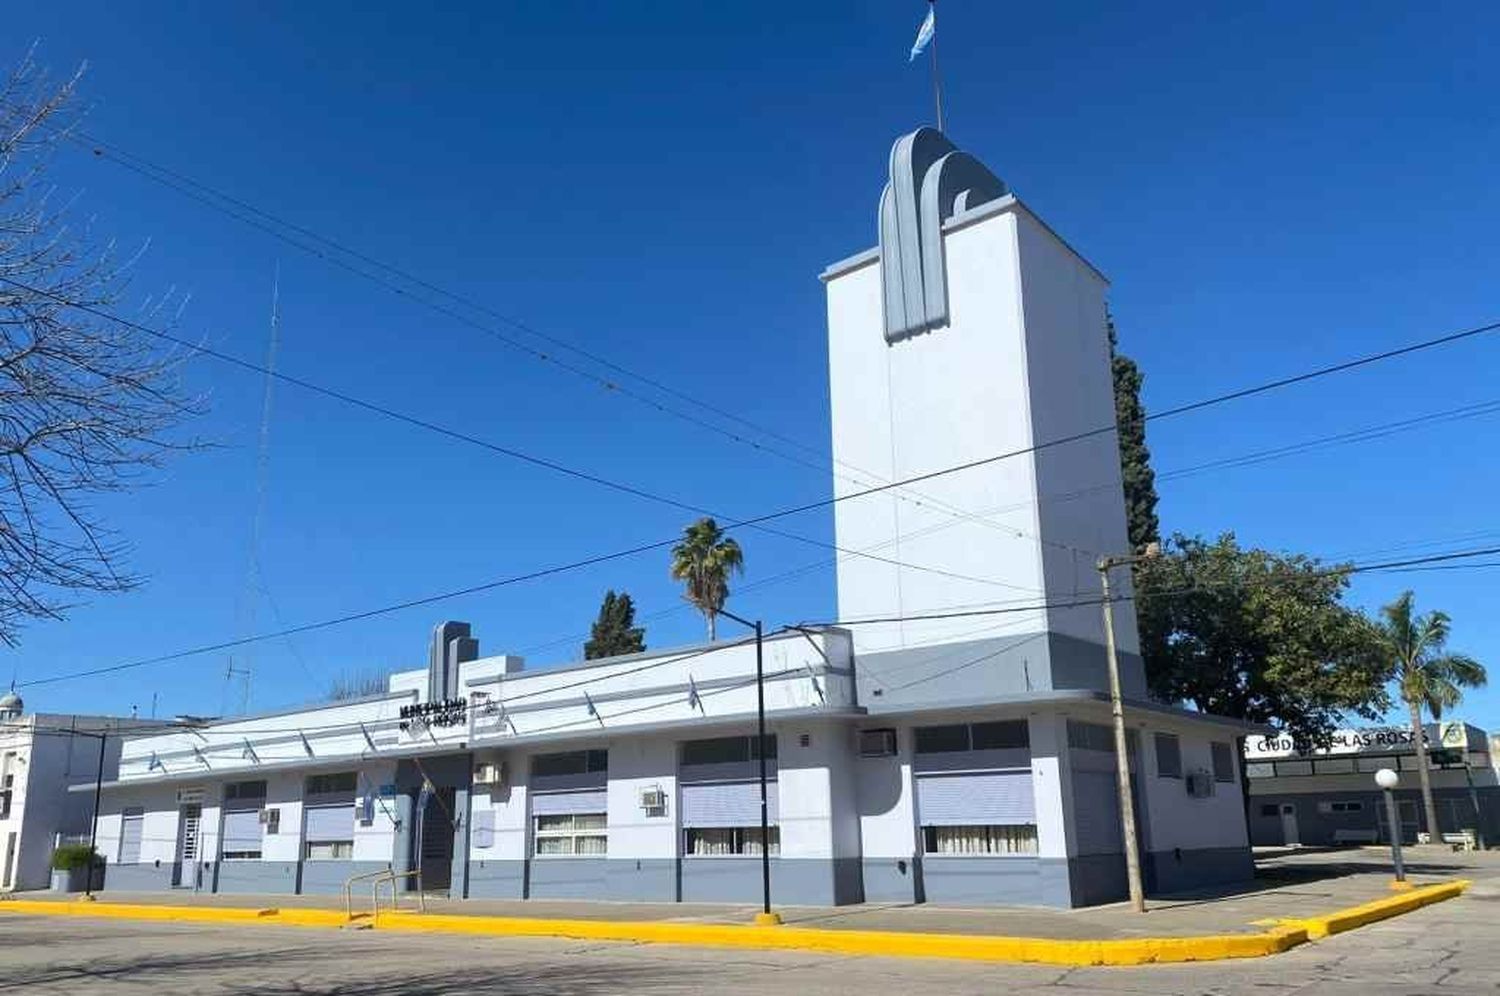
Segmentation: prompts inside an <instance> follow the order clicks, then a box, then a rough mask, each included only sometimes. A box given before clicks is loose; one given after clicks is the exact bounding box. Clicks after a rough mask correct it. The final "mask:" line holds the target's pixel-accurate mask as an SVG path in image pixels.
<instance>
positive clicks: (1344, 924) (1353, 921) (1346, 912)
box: [1286, 878, 1472, 941]
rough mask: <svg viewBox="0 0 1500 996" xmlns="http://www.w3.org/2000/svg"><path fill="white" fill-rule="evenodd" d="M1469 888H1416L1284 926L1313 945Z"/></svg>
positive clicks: (1465, 883)
mask: <svg viewBox="0 0 1500 996" xmlns="http://www.w3.org/2000/svg"><path fill="white" fill-rule="evenodd" d="M1471 884H1472V883H1470V881H1469V880H1468V879H1464V878H1461V879H1457V880H1455V881H1452V882H1443V883H1441V884H1439V885H1425V886H1420V887H1418V888H1415V889H1411V890H1409V891H1407V892H1401V893H1398V894H1396V895H1394V896H1391V897H1389V898H1387V899H1377V900H1375V901H1374V902H1369V903H1364V904H1363V905H1360V906H1350V907H1348V908H1347V909H1342V910H1339V911H1337V912H1335V913H1329V914H1327V915H1325V916H1315V917H1308V918H1304V919H1299V920H1288V921H1286V923H1287V925H1288V926H1298V927H1305V928H1307V936H1308V937H1309V938H1311V939H1312V940H1315V941H1316V940H1319V939H1321V938H1324V937H1328V936H1329V935H1331V934H1342V933H1343V932H1344V931H1346V930H1353V929H1354V928H1356V927H1363V926H1365V925H1366V924H1369V923H1375V922H1377V921H1380V920H1386V919H1389V918H1390V917H1393V916H1400V915H1401V914H1402V913H1410V912H1411V911H1412V910H1414V909H1418V908H1420V907H1423V906H1428V905H1431V904H1432V903H1440V902H1442V901H1443V900H1445V899H1452V898H1454V897H1455V896H1459V895H1462V894H1463V892H1464V890H1465V889H1467V888H1468V887H1469V886H1470V885H1471Z"/></svg>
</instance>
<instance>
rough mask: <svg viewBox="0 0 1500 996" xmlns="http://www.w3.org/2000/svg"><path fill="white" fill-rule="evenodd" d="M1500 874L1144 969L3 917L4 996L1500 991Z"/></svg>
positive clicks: (1071, 995) (1413, 994)
mask: <svg viewBox="0 0 1500 996" xmlns="http://www.w3.org/2000/svg"><path fill="white" fill-rule="evenodd" d="M1497 914H1500V879H1496V878H1484V879H1481V880H1480V881H1478V882H1476V884H1475V888H1474V890H1473V891H1472V892H1471V893H1470V894H1469V895H1467V896H1465V897H1463V898H1461V899H1457V900H1454V901H1451V902H1446V903H1440V904H1438V905H1436V906H1432V907H1428V908H1426V909H1423V910H1419V911H1417V912H1415V913H1412V914H1409V915H1407V916H1404V917H1400V918H1397V919H1395V920H1390V921H1387V922H1385V923H1381V924H1376V925H1374V926H1371V927H1366V928H1364V929H1361V930H1357V931H1354V932H1352V933H1348V934H1344V935H1341V936H1338V937H1333V938H1330V939H1328V940H1326V941H1324V942H1322V943H1319V944H1315V945H1307V946H1304V947H1301V948H1298V949H1296V950H1294V951H1292V952H1290V953H1288V954H1285V955H1281V956H1278V957H1275V958H1269V959H1259V960H1254V961H1242V962H1216V963H1211V964H1203V965H1165V966H1159V967H1147V968H1132V969H1120V968H1115V969H1102V968H1101V969H1059V968H1049V967H1044V966H1028V965H987V964H968V963H961V962H940V961H932V962H918V961H898V960H894V959H879V958H865V959H858V958H846V957H831V956H824V955H809V954H794V953H781V952H734V951H715V950H706V949H690V948H676V947H666V946H657V945H623V944H599V943H582V942H576V941H563V940H504V941H494V940H489V939H485V940H479V939H475V938H458V937H444V936H439V935H400V934H379V935H377V934H374V933H370V932H341V931H328V930H297V929H291V928H274V927H255V928H217V927H190V926H175V925H164V924H127V923H121V922H113V921H102V920H84V919H74V918H51V917H47V918H25V917H13V916H4V917H3V918H0V992H25V993H28V994H30V993H68V994H74V993H135V992H141V993H146V992H149V993H151V994H153V996H171V994H178V993H182V994H187V993H210V994H238V993H243V994H254V996H279V994H297V996H355V994H360V996H386V994H389V996H396V994H411V996H440V994H443V996H446V994H454V996H457V994H468V993H472V994H494V996H511V994H514V996H540V994H560V996H561V994H567V996H587V994H593V993H624V992H629V993H698V992H706V991H710V990H723V991H731V992H735V993H737V994H738V993H746V994H767V996H782V994H786V996H792V994H796V996H808V994H818V993H861V994H864V993H869V992H872V991H877V990H878V991H882V992H899V993H902V994H903V996H917V994H925V993H933V994H942V996H958V994H964V993H974V994H979V993H985V994H989V993H995V992H1000V991H1005V992H1011V993H1049V994H1052V996H1089V994H1101V993H1161V994H1167V993H1182V994H1224V996H1239V994H1257V996H1282V994H1293V993H1297V994H1308V996H1311V994H1317V996H1344V994H1349V996H1354V994H1358V996H1420V994H1429V993H1449V994H1454V996H1478V994H1481V993H1483V994H1491V996H1492V994H1494V993H1496V992H1497V991H1500V986H1497V980H1500V917H1497Z"/></svg>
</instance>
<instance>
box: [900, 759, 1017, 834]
mask: <svg viewBox="0 0 1500 996" xmlns="http://www.w3.org/2000/svg"><path fill="white" fill-rule="evenodd" d="M917 815H918V817H919V819H920V821H921V824H922V826H927V827H955V826H996V825H1000V826H1004V825H1015V824H1022V823H1035V822H1036V795H1035V793H1034V792H1033V791H1032V787H1031V772H1029V771H980V772H965V773H961V774H951V775H947V774H943V775H940V774H928V775H922V776H921V777H919V778H918V779H917Z"/></svg>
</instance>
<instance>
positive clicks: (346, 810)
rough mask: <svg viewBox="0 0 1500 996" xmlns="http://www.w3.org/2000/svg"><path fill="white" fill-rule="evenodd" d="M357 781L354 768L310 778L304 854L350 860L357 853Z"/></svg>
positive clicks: (304, 855) (305, 815)
mask: <svg viewBox="0 0 1500 996" xmlns="http://www.w3.org/2000/svg"><path fill="white" fill-rule="evenodd" d="M355 782H356V779H355V775H354V772H352V771H351V772H340V773H338V774H332V775H313V776H311V777H309V778H308V779H307V802H306V804H305V805H304V806H303V807H302V813H303V832H302V840H303V843H302V856H303V857H304V858H307V859H308V860H309V861H349V860H351V859H352V858H353V857H354V789H355ZM319 789H321V790H322V791H317V790H319ZM314 800H316V802H315V801H314Z"/></svg>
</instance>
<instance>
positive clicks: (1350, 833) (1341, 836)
mask: <svg viewBox="0 0 1500 996" xmlns="http://www.w3.org/2000/svg"><path fill="white" fill-rule="evenodd" d="M1379 840H1380V833H1379V831H1377V830H1375V829H1374V828H1373V827H1371V828H1369V829H1365V830H1350V829H1339V830H1335V831H1334V832H1333V842H1334V843H1335V844H1375V843H1378V842H1379Z"/></svg>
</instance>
